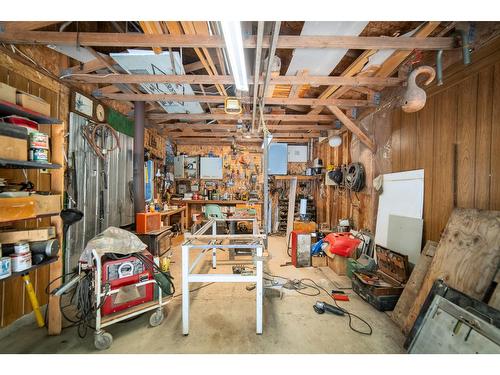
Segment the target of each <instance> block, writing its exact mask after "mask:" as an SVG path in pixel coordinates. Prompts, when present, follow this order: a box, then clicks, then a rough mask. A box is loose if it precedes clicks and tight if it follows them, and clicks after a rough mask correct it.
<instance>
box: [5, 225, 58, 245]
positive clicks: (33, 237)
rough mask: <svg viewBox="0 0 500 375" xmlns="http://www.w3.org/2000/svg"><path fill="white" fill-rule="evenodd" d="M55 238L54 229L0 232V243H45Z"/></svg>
mask: <svg viewBox="0 0 500 375" xmlns="http://www.w3.org/2000/svg"><path fill="white" fill-rule="evenodd" d="M55 237H56V228H55V227H47V228H38V229H29V230H8V231H1V232H0V243H15V242H19V241H28V242H32V241H46V240H50V239H52V238H55Z"/></svg>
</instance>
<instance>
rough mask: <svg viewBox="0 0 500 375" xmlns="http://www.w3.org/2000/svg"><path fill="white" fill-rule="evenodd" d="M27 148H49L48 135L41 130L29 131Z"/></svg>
mask: <svg viewBox="0 0 500 375" xmlns="http://www.w3.org/2000/svg"><path fill="white" fill-rule="evenodd" d="M29 148H43V149H46V150H48V149H49V136H48V135H47V134H45V133H41V132H31V133H30V147H29Z"/></svg>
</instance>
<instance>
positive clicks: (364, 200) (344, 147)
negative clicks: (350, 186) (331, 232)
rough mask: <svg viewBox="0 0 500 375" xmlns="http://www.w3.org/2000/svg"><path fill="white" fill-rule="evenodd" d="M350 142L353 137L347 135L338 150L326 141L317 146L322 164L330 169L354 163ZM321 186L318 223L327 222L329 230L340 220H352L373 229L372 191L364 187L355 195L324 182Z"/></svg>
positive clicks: (318, 201) (317, 152) (356, 223)
mask: <svg viewBox="0 0 500 375" xmlns="http://www.w3.org/2000/svg"><path fill="white" fill-rule="evenodd" d="M351 140H352V134H351V133H350V132H344V133H343V134H342V144H341V145H340V146H339V147H335V148H333V147H330V146H329V144H328V142H326V141H325V142H323V143H320V144H319V145H318V147H317V150H316V155H317V157H318V158H320V159H322V160H323V164H324V165H325V167H327V168H328V166H334V167H336V166H340V165H347V164H349V163H351V146H352V144H351V143H352V142H351ZM352 161H354V160H352ZM365 168H366V166H365ZM368 168H370V166H368ZM322 184H323V186H321V187H320V189H319V192H318V194H317V198H316V199H317V216H318V223H319V224H321V223H326V224H328V225H329V226H330V227H334V226H336V225H338V222H339V220H340V219H347V218H350V219H352V221H353V225H354V227H355V228H358V229H370V230H372V221H371V218H370V212H371V210H370V205H371V202H372V199H371V197H372V194H371V189H370V188H365V189H363V191H361V192H359V193H357V194H355V193H349V192H348V191H347V190H346V189H344V188H339V187H336V186H327V185H325V184H324V181H322Z"/></svg>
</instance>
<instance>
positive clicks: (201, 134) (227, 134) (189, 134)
mask: <svg viewBox="0 0 500 375" xmlns="http://www.w3.org/2000/svg"><path fill="white" fill-rule="evenodd" d="M272 134H273V138H274V137H275V136H276V137H279V138H297V137H299V138H318V137H320V136H321V133H320V132H317V131H316V132H301V133H277V132H276V133H275V132H272ZM168 135H169V136H170V137H172V138H182V137H207V138H220V137H230V136H242V135H243V134H242V133H241V132H236V131H234V132H230V131H219V132H210V131H206V132H195V131H182V132H169V133H168Z"/></svg>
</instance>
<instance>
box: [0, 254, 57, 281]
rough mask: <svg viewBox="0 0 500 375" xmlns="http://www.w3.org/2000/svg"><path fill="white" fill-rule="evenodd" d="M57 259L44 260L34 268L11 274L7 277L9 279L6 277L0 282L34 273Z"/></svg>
mask: <svg viewBox="0 0 500 375" xmlns="http://www.w3.org/2000/svg"><path fill="white" fill-rule="evenodd" d="M58 259H59V257H57V256H56V257H53V258H49V259H47V260H44V261H43V262H42V263H40V264H35V265H34V266H31V267H30V268H27V269H25V270H24V271H20V272H12V274H11V275H10V276H9V277H6V278H5V279H2V280H0V281H5V280H8V279H10V278H12V277H16V276H22V275H24V274H26V273H29V272H31V271H34V270H36V269H37V268H40V267H43V266H46V265H47V264H51V263H54V262H55V261H57V260H58Z"/></svg>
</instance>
